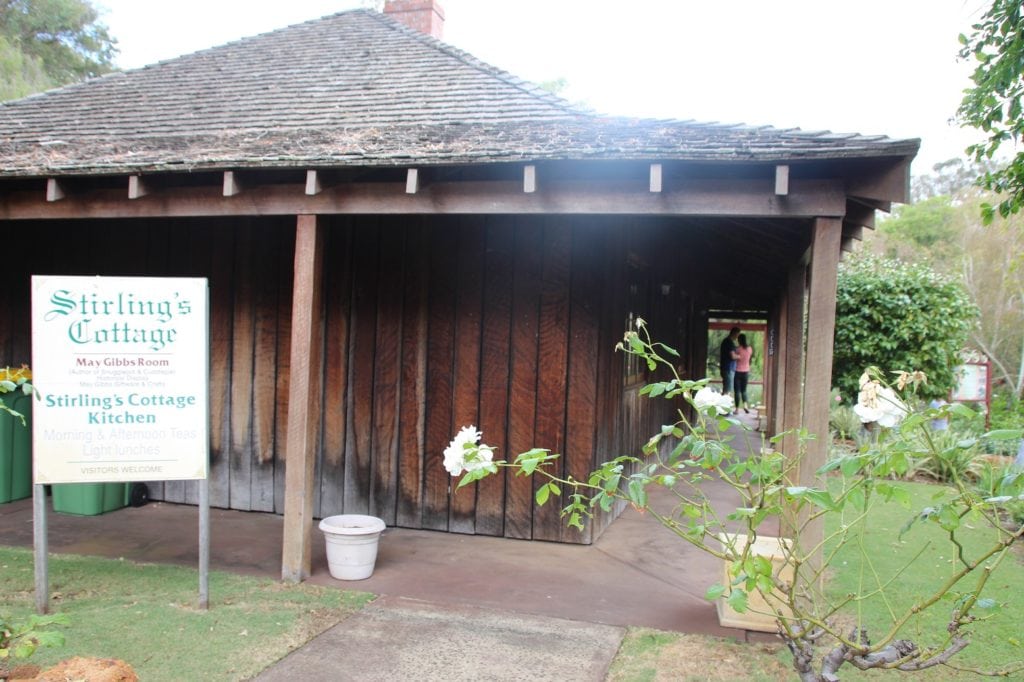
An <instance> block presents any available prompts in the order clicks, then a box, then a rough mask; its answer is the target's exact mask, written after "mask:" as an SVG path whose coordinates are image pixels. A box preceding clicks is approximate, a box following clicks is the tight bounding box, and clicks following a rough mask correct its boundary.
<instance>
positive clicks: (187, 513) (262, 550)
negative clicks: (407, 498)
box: [0, 422, 771, 640]
mask: <svg viewBox="0 0 1024 682" xmlns="http://www.w3.org/2000/svg"><path fill="white" fill-rule="evenodd" d="M755 423H756V422H755ZM751 435H752V436H756V434H751ZM708 486H709V487H708V492H709V494H710V495H711V496H712V498H713V499H714V500H715V503H716V506H718V505H721V506H722V508H723V509H726V508H731V507H734V506H735V502H734V501H733V498H732V495H733V494H734V493H733V491H732V490H731V489H728V488H727V487H726V486H724V485H721V484H719V483H715V482H711V483H709V484H708ZM656 494H660V495H665V494H666V493H664V492H661V493H656ZM652 499H655V500H656V499H657V498H652ZM658 503H659V504H661V503H664V504H671V499H670V498H668V497H665V498H663V502H658ZM48 520H49V547H50V551H51V552H52V553H73V554H86V555H97V556H108V557H115V558H116V557H123V558H125V559H130V560H134V561H141V562H157V563H173V564H180V565H185V566H196V565H197V561H198V510H197V508H196V507H192V506H186V505H176V504H167V503H150V504H148V505H146V506H144V507H139V508H126V509H121V510H117V511H114V512H110V513H107V514H104V515H101V516H94V517H77V516H70V515H65V514H55V513H50V514H49V515H48ZM282 528H283V522H282V517H280V516H277V515H274V514H264V513H251V512H238V511H230V510H224V509H213V510H211V538H212V543H211V544H212V546H211V567H212V568H213V569H216V570H223V571H230V572H237V573H243V574H249V575H259V576H266V577H270V578H278V577H279V576H280V567H281V537H282ZM313 533H314V542H313V545H312V546H313V574H312V576H311V577H310V581H311V582H314V583H316V584H322V585H330V586H334V587H338V588H342V589H354V590H364V591H369V592H373V593H376V594H379V595H386V596H389V597H402V598H407V599H415V600H421V601H425V602H430V603H436V604H443V605H450V606H457V607H476V608H483V609H492V610H499V611H507V612H512V613H518V614H524V615H536V616H546V617H553V618H562V619H568V620H572V621H580V622H584V623H596V624H605V625H612V626H626V625H637V626H647V627H653V628H659V629H664V630H675V631H679V632H689V633H703V634H709V635H717V636H722V637H729V638H735V639H740V640H743V639H745V638H756V639H758V640H763V639H766V638H767V639H771V637H770V636H766V635H760V634H754V633H746V632H744V631H741V630H735V629H731V628H723V627H721V626H719V624H718V619H717V615H716V613H715V609H714V606H713V605H712V604H711V603H709V602H707V601H705V600H704V598H703V594H704V592H705V590H706V589H707V587H708V586H709V585H711V584H712V583H715V582H717V581H719V579H720V577H719V576H720V571H721V565H720V564H719V563H718V562H717V561H716V560H715V559H714V558H712V557H709V556H707V555H705V554H703V553H701V552H700V551H699V550H696V549H693V548H692V547H691V546H690V545H689V544H688V543H686V542H684V541H682V540H680V539H679V538H678V537H676V536H675V535H673V534H672V533H671V532H670V531H668V530H666V529H665V528H663V527H662V526H661V525H660V524H659V523H658V522H657V521H656V520H654V519H653V518H650V517H649V516H644V515H642V514H640V513H638V512H637V511H636V510H633V509H627V510H626V511H625V512H624V513H623V514H622V516H620V518H619V519H618V520H616V521H615V522H614V523H613V524H612V525H611V526H610V527H609V528H608V529H607V530H606V531H605V532H604V533H603V534H602V536H601V537H600V538H599V539H598V540H597V542H596V543H594V544H593V545H590V546H580V545H563V544H557V543H550V542H539V541H533V542H528V541H523V540H511V539H505V538H494V537H486V536H471V535H460V534H454V533H441V532H433V531H420V530H409V529H402V528H389V529H388V530H387V531H385V533H384V535H383V537H382V538H381V544H380V551H379V554H378V558H377V564H376V567H375V570H374V573H373V575H372V576H371V577H370V578H369V579H367V580H362V581H340V580H335V579H333V578H331V576H330V574H329V573H328V569H327V560H326V551H325V544H324V542H323V541H322V539H321V538H322V536H321V535H320V532H319V531H318V530H316V528H315V527H314V530H313ZM0 542H2V543H3V544H7V545H13V546H23V547H31V545H32V504H31V500H20V501H17V502H12V503H8V504H5V505H0ZM210 598H211V603H212V604H216V600H217V595H216V594H211V595H210Z"/></svg>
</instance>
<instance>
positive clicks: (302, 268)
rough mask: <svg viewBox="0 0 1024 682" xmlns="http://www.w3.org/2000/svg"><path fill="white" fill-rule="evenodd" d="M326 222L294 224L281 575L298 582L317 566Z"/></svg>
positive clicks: (304, 219) (308, 218) (312, 219)
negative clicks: (314, 542) (315, 475)
mask: <svg viewBox="0 0 1024 682" xmlns="http://www.w3.org/2000/svg"><path fill="white" fill-rule="evenodd" d="M323 260H324V253H323V227H322V225H321V224H320V220H319V219H318V217H317V216H315V215H300V216H299V217H298V221H297V224H296V227H295V272H294V285H293V290H292V338H291V375H290V382H289V390H288V425H287V429H288V431H287V435H286V442H285V492H284V538H283V544H282V546H283V549H282V556H281V579H282V580H288V581H291V582H299V581H301V580H303V579H305V578H307V577H309V575H310V572H311V568H312V559H311V550H310V543H311V542H312V539H311V535H312V530H313V468H314V464H315V462H316V443H317V424H318V423H319V414H320V393H321V390H320V389H321V383H322V377H323V371H322V367H321V364H322V354H323V351H322V343H323V315H322V314H321V313H322V311H321V305H320V304H321V296H322V294H321V284H320V283H321V273H322V271H323Z"/></svg>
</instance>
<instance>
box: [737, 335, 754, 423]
mask: <svg viewBox="0 0 1024 682" xmlns="http://www.w3.org/2000/svg"><path fill="white" fill-rule="evenodd" d="M737 341H738V342H739V348H737V349H736V354H737V358H736V377H735V378H734V379H733V389H734V393H735V396H736V410H737V411H738V410H739V409H740V408H741V407H742V408H743V411H744V412H746V413H747V414H750V410H748V409H747V405H749V404H750V401H749V400H747V379H749V378H750V358H752V357H754V347H753V346H751V345H749V344H748V343H747V335H746V334H740V336H739V338H738V339H737Z"/></svg>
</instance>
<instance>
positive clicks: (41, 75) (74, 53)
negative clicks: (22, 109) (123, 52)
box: [0, 0, 117, 100]
mask: <svg viewBox="0 0 1024 682" xmlns="http://www.w3.org/2000/svg"><path fill="white" fill-rule="evenodd" d="M115 44H116V41H115V40H114V39H113V38H111V37H110V34H109V33H108V32H107V28H106V26H104V25H103V24H102V23H100V22H99V12H98V11H97V10H96V9H95V8H94V7H93V5H92V2H91V1H90V0H0V100H3V99H13V98H16V97H23V96H25V95H28V94H31V93H33V92H38V91H40V90H46V89H48V88H52V87H57V86H59V85H64V84H66V83H73V82H76V81H80V80H84V79H86V78H92V77H93V76H98V75H100V74H103V73H107V72H109V71H111V70H113V58H114V55H115V54H116V52H117V48H116V47H115Z"/></svg>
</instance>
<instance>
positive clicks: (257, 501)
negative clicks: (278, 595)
mask: <svg viewBox="0 0 1024 682" xmlns="http://www.w3.org/2000/svg"><path fill="white" fill-rule="evenodd" d="M323 220H326V223H325V224H326V232H325V236H326V241H325V252H324V255H325V258H324V269H323V279H322V292H323V296H322V300H323V310H322V311H320V313H321V314H322V316H323V321H324V333H323V342H324V352H323V363H322V371H323V387H324V388H323V390H324V394H323V399H322V401H321V404H322V414H321V415H320V428H319V437H318V439H317V457H316V473H315V481H316V484H315V498H314V515H315V516H317V517H323V516H329V515H332V514H339V513H357V514H372V515H374V516H379V517H380V518H382V519H384V521H385V522H386V523H387V524H388V525H398V526H402V527H407V528H424V529H433V530H442V531H453V532H460V533H478V534H486V535H496V536H506V537H515V538H533V539H546V540H555V541H562V542H590V541H591V540H593V539H594V538H596V536H597V534H598V533H599V532H600V531H601V530H602V529H603V528H604V527H605V526H606V525H607V523H608V522H609V521H610V518H609V516H608V515H600V514H599V515H598V516H599V518H598V519H596V521H595V523H593V524H591V525H590V526H589V527H588V529H587V531H586V532H585V533H583V534H580V533H578V532H577V531H575V530H571V529H568V530H567V529H566V528H565V526H564V522H563V521H562V520H561V519H560V518H559V513H558V512H559V507H560V506H562V505H560V504H559V503H560V502H561V501H560V500H557V499H553V500H552V501H549V503H548V505H547V506H546V507H543V508H540V509H538V508H537V507H536V506H535V505H534V502H533V496H534V490H535V489H536V486H537V485H538V483H539V480H538V481H532V480H531V479H527V478H523V477H516V476H511V475H505V474H504V473H503V474H501V475H498V476H494V477H491V478H488V479H485V480H484V481H482V482H481V483H479V484H478V485H477V486H470V487H466V488H463V489H461V490H459V491H457V493H456V492H453V488H454V486H453V481H452V480H451V478H450V477H449V475H448V474H447V472H446V471H445V470H444V467H443V465H442V451H443V450H444V448H445V446H446V445H447V444H448V442H449V441H450V439H451V438H452V436H453V435H454V434H455V432H456V431H457V430H458V429H459V428H460V427H461V426H464V425H468V424H474V425H476V426H478V427H479V428H480V429H481V431H482V432H483V437H484V441H485V442H487V443H488V444H490V445H493V446H495V447H497V448H498V457H501V458H509V459H511V458H512V457H514V455H515V454H516V453H518V452H521V451H523V450H526V449H529V448H531V447H534V446H538V447H547V448H550V449H552V450H554V451H556V452H559V453H561V454H562V455H563V457H562V458H561V459H560V460H559V461H558V463H557V465H556V467H557V471H558V473H560V474H563V475H572V476H574V477H576V478H581V479H582V478H585V477H586V475H587V474H588V473H589V471H590V470H591V469H592V468H593V466H594V465H595V464H596V463H598V462H600V461H603V460H604V459H606V458H609V457H613V456H616V455H619V454H638V451H639V445H640V444H642V443H643V442H644V441H645V440H646V439H647V437H648V436H649V435H650V434H651V433H653V432H654V431H655V430H656V429H657V428H658V425H659V424H661V423H663V421H664V419H666V418H667V417H666V415H665V414H664V412H665V409H666V408H667V407H670V406H668V405H662V404H661V403H657V402H654V401H649V400H646V399H643V398H640V397H638V396H637V394H636V389H637V387H638V385H639V384H637V383H635V382H634V383H632V384H630V383H629V382H628V381H627V380H626V374H627V373H626V371H625V368H624V364H623V357H622V354H621V353H615V352H613V348H614V345H615V343H616V342H617V341H618V340H620V339H621V337H622V334H623V332H624V331H625V328H626V325H627V323H628V320H629V319H630V317H629V316H630V313H633V314H638V315H642V316H644V317H645V318H646V319H648V320H649V321H650V322H651V327H652V329H654V330H655V332H656V333H657V334H658V337H659V339H661V340H664V341H665V342H667V343H670V344H675V345H677V346H680V347H681V345H682V343H683V341H685V340H686V339H685V338H684V337H686V336H688V334H687V330H688V329H690V328H693V326H694V325H693V319H692V310H691V307H692V305H691V304H692V302H691V301H690V299H689V298H688V297H687V296H686V294H685V292H683V291H682V288H681V287H680V286H678V285H679V278H678V277H677V276H676V275H675V274H674V273H676V272H678V271H679V270H680V262H681V259H682V260H685V258H686V257H687V256H686V253H687V248H686V243H685V239H684V238H683V237H682V236H681V235H682V234H683V231H682V230H678V229H677V230H674V231H672V230H669V229H666V226H665V225H664V224H662V223H659V222H657V221H653V220H644V219H639V218H628V217H626V218H622V217H617V218H613V217H596V218H595V217H564V216H563V217H536V216H533V217H525V216H486V217H484V216H473V215H469V216H461V217H455V218H451V217H449V218H440V217H409V216H390V217H388V216H385V217H378V216H365V217H363V216H354V217H345V216H341V217H334V218H326V219H323ZM8 225H9V226H10V229H9V230H8V231H7V232H6V234H7V235H9V239H8V248H9V249H10V252H11V253H16V254H19V258H18V259H16V262H13V263H12V264H11V266H12V267H11V268H10V269H9V270H8V272H9V273H10V274H11V278H10V279H9V280H8V281H9V282H12V284H13V286H5V287H2V288H0V315H2V316H3V319H5V320H14V321H17V320H19V319H20V320H26V321H27V320H28V310H29V275H31V274H34V273H35V274H100V275H110V276H113V275H123V276H133V275H135V276H141V275H153V276H203V277H208V278H209V279H210V309H211V320H210V393H211V395H210V405H211V443H210V445H211V468H210V477H211V478H210V484H211V485H210V500H211V504H212V505H214V506H218V507H224V508H231V509H239V510H251V511H264V512H276V513H281V512H283V509H284V449H285V447H284V446H285V425H286V423H287V409H288V404H287V396H288V385H289V384H288V381H289V367H288V362H289V350H290V348H289V346H290V322H291V305H292V304H291V301H292V298H291V294H292V291H291V289H292V269H293V262H292V261H293V258H294V244H295V221H294V218H259V219H255V218H254V219H216V220H210V219H185V220H182V219H174V220H170V219H164V220H144V221H142V220H122V221H115V220H108V221H87V220H80V221H66V222H64V221H55V222H32V223H8ZM669 234H675V235H676V236H675V237H673V238H672V239H670V240H669V243H670V244H672V243H674V246H672V247H671V248H666V242H665V241H664V239H665V237H666V235H669ZM656 235H657V236H658V238H659V239H661V240H662V241H660V242H657V240H656V239H655V236H656ZM655 243H659V244H660V245H659V246H658V250H657V251H655V250H653V249H652V248H650V247H649V246H648V245H651V246H652V245H654V244H655ZM666 254H669V255H666ZM673 254H674V255H673ZM673 278H675V279H673ZM668 281H672V282H674V286H673V287H672V289H671V291H672V296H673V297H675V298H672V299H671V300H667V299H666V298H665V296H666V294H664V292H663V291H662V289H663V287H664V285H665V283H666V282H668ZM698 343H700V344H702V343H704V340H703V338H701V339H699V340H698ZM29 348H30V337H29V330H28V329H27V324H17V323H16V322H15V324H7V325H4V326H3V328H2V329H0V363H3V364H10V363H14V364H20V363H21V362H28V353H29ZM680 349H681V350H682V347H681V348H680ZM684 357H685V353H684ZM634 379H635V377H634ZM150 487H151V496H152V497H153V498H154V499H158V500H165V501H168V502H181V503H195V502H196V501H197V499H198V494H197V487H196V486H195V485H194V484H193V483H191V482H180V481H179V482H154V483H152V484H151V486H150Z"/></svg>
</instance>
